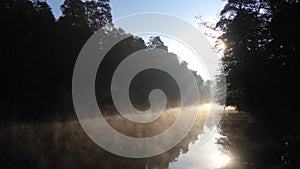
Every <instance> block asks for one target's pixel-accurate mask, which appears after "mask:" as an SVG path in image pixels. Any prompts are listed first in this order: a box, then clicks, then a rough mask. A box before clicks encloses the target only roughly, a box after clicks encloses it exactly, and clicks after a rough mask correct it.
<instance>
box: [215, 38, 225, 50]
mask: <svg viewBox="0 0 300 169" xmlns="http://www.w3.org/2000/svg"><path fill="white" fill-rule="evenodd" d="M215 48H216V51H217V52H220V53H224V52H225V50H226V44H225V43H224V42H223V41H222V40H218V41H217V44H216V46H215Z"/></svg>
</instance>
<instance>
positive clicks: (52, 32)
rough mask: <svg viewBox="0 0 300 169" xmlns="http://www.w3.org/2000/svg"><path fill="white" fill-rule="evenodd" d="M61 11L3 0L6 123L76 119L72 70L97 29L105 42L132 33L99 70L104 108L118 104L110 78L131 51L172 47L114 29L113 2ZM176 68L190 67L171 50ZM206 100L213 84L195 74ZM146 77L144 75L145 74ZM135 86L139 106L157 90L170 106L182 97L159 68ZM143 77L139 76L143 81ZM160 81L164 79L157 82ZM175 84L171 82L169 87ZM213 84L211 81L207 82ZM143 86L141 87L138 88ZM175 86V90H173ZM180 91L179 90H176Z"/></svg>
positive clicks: (1, 108) (1, 110)
mask: <svg viewBox="0 0 300 169" xmlns="http://www.w3.org/2000/svg"><path fill="white" fill-rule="evenodd" d="M61 10H62V15H61V16H60V17H59V18H58V19H57V20H56V19H55V18H54V16H53V13H52V11H51V8H50V7H49V5H48V4H47V3H46V2H45V1H39V0H33V1H29V0H17V1H11V0H1V1H0V21H1V47H0V53H1V58H2V61H1V68H0V72H1V77H2V80H1V84H0V90H1V94H0V119H1V121H5V122H7V121H10V120H15V121H28V122H34V121H43V120H67V119H69V118H75V113H74V110H73V103H72V92H71V89H72V74H73V69H74V65H75V62H76V59H77V57H78V54H79V52H80V50H81V48H82V47H83V45H84V43H85V42H86V41H87V39H88V38H89V37H90V36H91V35H92V34H93V33H94V32H96V31H97V30H98V29H100V28H102V29H105V31H106V35H107V36H106V37H103V39H100V40H101V41H102V42H103V43H104V42H105V40H109V38H111V37H112V36H113V37H125V36H126V37H128V38H126V39H125V40H123V41H122V42H121V43H120V44H118V45H117V46H115V47H114V48H113V49H111V51H110V52H109V53H108V54H107V56H105V59H104V60H103V63H101V66H100V68H99V70H98V74H97V76H98V75H99V76H102V77H104V79H101V80H99V78H97V79H96V86H97V87H96V92H97V93H96V95H97V99H98V103H99V105H101V106H102V107H104V108H105V107H111V106H113V103H112V100H111V96H110V82H111V78H112V75H113V72H114V70H115V68H116V67H117V66H118V64H119V63H120V62H121V61H122V60H123V59H124V58H125V57H126V56H127V55H130V54H131V53H133V52H135V51H138V50H141V49H149V50H150V49H155V48H159V49H163V50H166V51H168V47H167V46H165V45H164V43H163V42H162V40H161V39H160V37H156V36H153V37H151V38H150V39H149V42H147V43H145V42H144V40H143V39H142V38H140V37H136V36H133V35H130V34H128V33H126V32H124V31H123V30H122V29H121V28H115V27H114V25H113V24H111V22H112V15H111V8H110V2H109V0H101V1H94V0H91V1H85V2H82V1H81V0H65V1H64V3H63V4H62V5H61ZM166 55H169V56H170V57H169V58H170V60H173V61H176V62H177V63H178V64H177V66H180V67H185V68H186V69H188V68H187V63H186V62H180V61H179V60H178V57H177V56H176V54H174V53H169V52H166ZM193 73H194V75H195V77H196V80H197V83H198V86H199V90H200V92H202V93H204V95H205V96H207V97H205V98H203V99H202V101H203V102H204V101H208V100H209V99H210V98H209V93H210V86H209V85H208V86H207V85H206V86H205V85H204V84H205V83H204V81H203V80H202V78H201V77H200V76H199V75H197V73H196V72H193ZM142 75H143V76H142ZM142 75H140V77H137V78H135V80H134V83H133V84H132V86H133V87H131V88H132V89H135V88H136V89H137V90H136V91H135V90H132V91H133V92H132V94H131V96H132V101H133V102H134V103H136V107H139V108H140V109H146V108H147V107H148V106H149V103H148V99H147V97H148V94H149V92H150V91H151V90H153V89H154V88H162V89H163V90H166V91H167V97H168V100H169V103H170V105H174V104H175V105H177V103H178V100H180V96H179V92H178V87H177V86H176V85H175V84H174V85H172V84H173V83H174V80H173V81H172V78H170V77H168V75H166V74H163V73H159V72H157V71H156V70H152V71H151V70H149V71H148V72H144V74H142ZM139 79H140V80H139ZM158 82H159V83H158ZM170 84H171V85H170ZM206 84H209V83H206ZM134 86H143V87H142V88H141V87H140V89H145V90H138V89H139V88H138V87H134ZM173 90H174V91H173ZM176 91H177V92H176Z"/></svg>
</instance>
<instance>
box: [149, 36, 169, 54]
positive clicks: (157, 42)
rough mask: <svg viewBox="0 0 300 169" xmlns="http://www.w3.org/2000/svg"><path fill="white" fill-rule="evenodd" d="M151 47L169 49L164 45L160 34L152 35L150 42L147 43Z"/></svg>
mask: <svg viewBox="0 0 300 169" xmlns="http://www.w3.org/2000/svg"><path fill="white" fill-rule="evenodd" d="M147 47H148V48H149V49H163V50H166V51H168V47H167V46H165V45H164V42H163V41H162V40H161V39H160V37H159V36H151V37H150V39H149V42H148V43H147Z"/></svg>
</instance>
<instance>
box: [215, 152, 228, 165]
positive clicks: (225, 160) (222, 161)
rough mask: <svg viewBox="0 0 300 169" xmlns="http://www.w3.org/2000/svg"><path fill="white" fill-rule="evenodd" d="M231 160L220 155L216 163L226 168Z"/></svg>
mask: <svg viewBox="0 0 300 169" xmlns="http://www.w3.org/2000/svg"><path fill="white" fill-rule="evenodd" d="M230 160H231V159H230V157H229V156H228V155H226V154H218V155H216V156H215V162H216V164H217V165H218V166H219V167H222V166H226V165H227V164H228V163H229V162H230Z"/></svg>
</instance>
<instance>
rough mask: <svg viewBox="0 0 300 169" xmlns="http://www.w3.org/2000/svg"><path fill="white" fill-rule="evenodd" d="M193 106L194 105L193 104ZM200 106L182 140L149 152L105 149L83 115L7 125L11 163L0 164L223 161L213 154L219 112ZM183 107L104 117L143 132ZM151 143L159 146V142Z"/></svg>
mask: <svg viewBox="0 0 300 169" xmlns="http://www.w3.org/2000/svg"><path fill="white" fill-rule="evenodd" d="M193 108H194V107H190V109H191V110H192V109H193ZM201 108H202V109H201V110H200V112H198V116H197V119H196V122H195V124H194V126H193V128H192V130H191V131H190V132H189V133H188V135H187V136H186V137H185V138H184V139H183V140H181V141H180V143H179V144H178V145H176V146H175V147H174V148H172V149H171V150H169V151H167V152H165V153H163V154H160V155H157V156H154V157H150V158H137V159H133V158H125V157H120V156H116V155H113V154H111V153H109V152H107V151H105V150H103V149H101V148H100V147H99V146H97V145H96V144H95V143H94V142H93V141H92V140H91V139H90V138H89V137H88V136H87V135H86V134H85V133H84V131H83V130H82V128H81V126H80V124H79V122H78V121H67V122H53V123H45V124H27V125H26V124H23V125H14V126H7V127H2V128H0V130H1V136H0V143H1V144H0V149H1V152H0V157H1V160H2V161H3V160H4V161H7V163H2V162H1V163H0V164H1V165H4V166H2V167H3V168H7V167H9V168H20V167H22V168H24V167H25V168H35V167H36V168H75V169H76V168H103V169H110V168H128V169H129V168H141V169H142V168H180V166H182V165H183V164H184V163H185V162H186V159H188V160H191V161H198V162H199V161H203V160H205V161H206V162H207V163H209V165H211V167H218V166H217V165H218V164H216V163H213V158H212V157H211V156H215V155H217V152H218V150H217V149H216V145H215V144H214V142H215V138H216V135H215V134H214V133H211V131H213V130H215V129H216V126H210V125H209V124H210V122H209V120H218V119H217V118H216V117H217V116H215V117H214V118H209V109H210V107H209V106H201ZM178 113H179V111H178V109H177V108H173V109H169V110H167V111H166V112H164V113H163V114H162V115H161V117H159V119H158V120H157V121H155V122H152V123H151V125H150V124H135V125H133V124H131V123H126V122H124V121H122V118H121V117H120V116H118V115H115V116H106V117H105V118H106V120H107V121H108V122H109V123H110V125H111V126H112V127H113V128H114V129H116V130H118V131H119V132H121V133H123V134H125V135H128V136H130V137H137V138H139V137H143V138H144V137H151V136H154V135H157V134H159V133H162V132H164V131H165V130H166V129H167V128H168V127H169V126H170V125H172V123H173V122H174V120H175V119H176V116H177V115H178ZM187 115H188V114H187ZM215 115H218V114H215ZM86 120H87V122H92V121H93V119H86ZM211 124H212V123H211ZM100 134H101V133H100ZM207 134H209V136H207ZM204 137H205V139H203V138H204ZM170 139H172V137H170ZM165 141H166V142H167V141H168V140H165ZM115 143H118V140H111V144H112V145H114V146H117V145H115ZM8 145H13V146H8ZM149 146H150V147H151V148H156V147H155V146H156V145H149ZM123 148H124V149H126V147H123ZM207 150H210V151H207ZM128 151H133V150H128ZM195 151H196V152H197V153H196V152H195ZM195 153H196V154H198V155H195ZM210 153H211V154H210ZM32 159H34V160H32ZM208 159H210V160H211V162H209V161H207V160H208ZM203 162H204V161H203ZM199 165H200V166H201V165H202V164H200V163H195V164H194V163H191V164H188V165H186V166H190V167H191V168H197V167H199ZM203 165H204V164H203ZM196 166H197V167H196ZM2 167H1V168H2Z"/></svg>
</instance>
